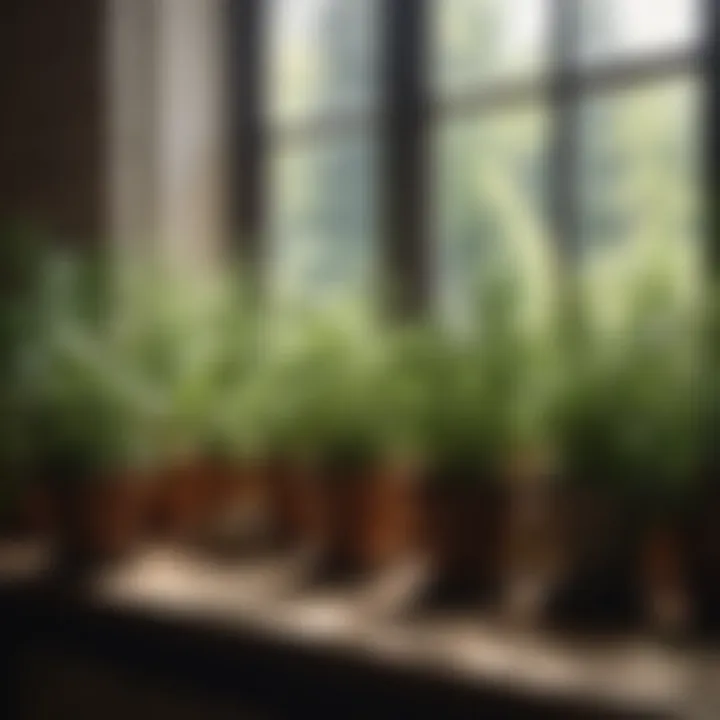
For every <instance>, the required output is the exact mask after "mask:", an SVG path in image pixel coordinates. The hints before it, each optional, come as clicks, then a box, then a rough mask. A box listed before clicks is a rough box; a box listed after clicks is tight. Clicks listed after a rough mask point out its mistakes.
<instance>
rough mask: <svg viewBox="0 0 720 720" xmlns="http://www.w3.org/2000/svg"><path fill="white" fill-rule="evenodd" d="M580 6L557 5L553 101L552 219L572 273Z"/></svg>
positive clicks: (569, 1) (572, 0)
mask: <svg viewBox="0 0 720 720" xmlns="http://www.w3.org/2000/svg"><path fill="white" fill-rule="evenodd" d="M579 13H580V9H579V3H578V2H577V0H554V3H553V14H554V17H553V18H552V25H551V27H552V28H553V37H552V47H554V48H555V53H554V57H553V58H552V70H551V72H552V78H551V82H550V90H549V95H550V101H551V106H552V118H553V132H552V141H551V143H552V144H551V148H550V214H551V226H552V228H553V231H554V232H553V236H554V239H555V241H556V243H557V253H558V256H559V258H560V265H561V269H562V270H563V271H564V272H572V268H573V266H574V265H575V262H576V259H577V255H578V253H579V244H580V227H579V225H580V220H579V219H580V208H579V202H580V194H579V192H578V183H577V180H578V171H577V166H578V162H577V159H578V138H579V128H578V122H579V121H578V113H579V101H580V92H579V87H578V84H577V83H575V82H573V80H574V77H575V71H574V64H575V58H576V56H577V53H576V49H577V48H576V44H577V42H578V34H579V25H580V17H579Z"/></svg>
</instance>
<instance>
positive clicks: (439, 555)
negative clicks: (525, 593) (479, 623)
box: [422, 473, 507, 601]
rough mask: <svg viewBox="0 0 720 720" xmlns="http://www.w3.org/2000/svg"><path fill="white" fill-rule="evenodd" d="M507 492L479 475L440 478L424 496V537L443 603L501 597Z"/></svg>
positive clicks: (435, 590) (434, 478) (428, 485)
mask: <svg viewBox="0 0 720 720" xmlns="http://www.w3.org/2000/svg"><path fill="white" fill-rule="evenodd" d="M506 504H507V497H506V493H505V492H504V488H503V487H502V486H501V485H500V484H498V483H493V482H485V481H481V480H478V479H476V478H473V477H466V478H462V477H459V476H457V475H455V476H450V475H449V474H437V473H436V474H435V475H434V476H431V477H429V478H428V479H427V482H426V483H425V484H424V488H423V494H422V521H423V538H424V544H425V546H426V549H427V552H428V556H429V558H430V560H431V562H432V565H433V567H434V574H435V583H434V586H433V593H436V594H437V595H438V598H437V599H439V600H442V599H444V598H447V599H448V600H450V601H454V600H459V601H465V600H476V599H479V598H487V597H490V596H495V595H497V593H498V592H499V590H500V583H501V577H502V559H503V558H502V555H503V548H502V534H503V523H504V521H505V516H506Z"/></svg>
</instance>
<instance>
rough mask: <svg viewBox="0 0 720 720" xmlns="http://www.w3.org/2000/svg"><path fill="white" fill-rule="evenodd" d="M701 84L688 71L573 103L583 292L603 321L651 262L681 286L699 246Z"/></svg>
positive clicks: (687, 282)
mask: <svg viewBox="0 0 720 720" xmlns="http://www.w3.org/2000/svg"><path fill="white" fill-rule="evenodd" d="M698 101H699V92H698V86H697V81H695V80H693V79H685V80H674V81H664V82H662V83H653V84H651V85H648V86H645V87H642V88H634V89H630V90H625V91H622V92H617V93H613V94H607V95H599V96H596V97H592V98H589V99H588V100H587V101H586V102H585V103H584V105H583V106H582V109H581V126H582V142H581V148H582V153H581V157H580V185H581V192H582V202H581V206H582V222H581V228H582V249H583V261H584V268H585V278H586V281H587V286H586V287H587V290H588V291H589V292H590V293H591V296H590V298H591V300H592V301H593V304H594V306H595V307H596V308H597V309H598V310H599V311H602V312H603V313H604V314H606V316H607V318H608V320H611V319H612V318H613V317H614V316H616V315H617V313H621V312H622V308H623V302H624V299H623V287H624V286H626V285H625V284H626V283H627V282H628V279H629V277H630V276H631V275H632V274H633V273H635V272H637V271H638V270H640V269H643V268H651V267H658V268H664V269H666V270H667V271H668V272H670V273H671V274H672V275H673V277H674V278H675V279H676V280H677V281H678V284H677V287H678V290H679V291H681V292H683V293H687V292H690V291H691V290H692V288H693V287H696V285H697V282H696V281H697V279H698V276H697V274H696V273H697V269H698V261H699V253H700V249H701V248H700V245H701V243H700V242H699V234H700V232H699V229H700V219H699V214H700V213H699V210H700V199H701V192H700V168H699V157H698V151H699V148H698V145H697V139H698V137H699V133H698V122H699V116H698V109H699V106H698V105H699V104H698Z"/></svg>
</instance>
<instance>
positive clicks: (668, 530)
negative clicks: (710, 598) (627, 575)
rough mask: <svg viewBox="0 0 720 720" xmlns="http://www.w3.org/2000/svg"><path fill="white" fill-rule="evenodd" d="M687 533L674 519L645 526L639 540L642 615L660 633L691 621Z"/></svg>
mask: <svg viewBox="0 0 720 720" xmlns="http://www.w3.org/2000/svg"><path fill="white" fill-rule="evenodd" d="M689 547H690V544H689V542H688V533H687V531H686V528H685V527H684V526H683V523H681V522H678V520H677V518H671V519H660V520H658V521H655V522H652V523H651V524H649V525H648V527H647V528H645V529H644V531H643V533H642V535H641V537H640V542H639V543H638V558H637V560H638V581H639V586H640V587H639V592H640V593H641V602H642V607H643V614H644V617H645V620H646V622H647V623H648V624H649V626H650V627H651V628H652V629H654V630H656V631H658V632H660V633H663V634H665V633H671V634H674V633H677V632H682V631H684V630H687V629H688V628H689V626H690V624H691V622H692V620H693V615H694V608H693V604H692V594H691V584H690V582H691V578H690V573H691V562H690V557H689Z"/></svg>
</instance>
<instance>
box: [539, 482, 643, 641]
mask: <svg viewBox="0 0 720 720" xmlns="http://www.w3.org/2000/svg"><path fill="white" fill-rule="evenodd" d="M559 503H560V508H559V511H560V512H559V520H558V523H559V526H560V535H561V538H560V541H561V545H562V549H563V553H562V557H561V558H560V564H561V577H560V579H559V582H558V583H557V587H556V589H555V592H554V594H553V597H552V599H551V601H550V603H549V615H550V617H551V618H552V619H553V620H555V621H557V622H559V623H567V622H570V623H571V624H578V625H581V626H584V625H589V626H593V627H603V626H607V627H617V626H622V627H625V626H627V625H629V624H632V623H634V622H636V621H637V618H638V616H639V614H640V613H641V608H640V604H639V596H638V593H637V578H636V575H637V564H636V558H635V550H634V549H635V548H636V547H637V538H638V522H637V518H635V517H634V516H633V513H632V512H631V509H630V508H629V506H628V504H627V503H626V502H625V501H624V500H623V499H622V498H621V497H619V496H618V495H617V494H615V493H613V492H612V491H603V490H601V489H600V488H598V487H590V486H567V487H565V488H563V490H562V491H561V493H560V495H559Z"/></svg>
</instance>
